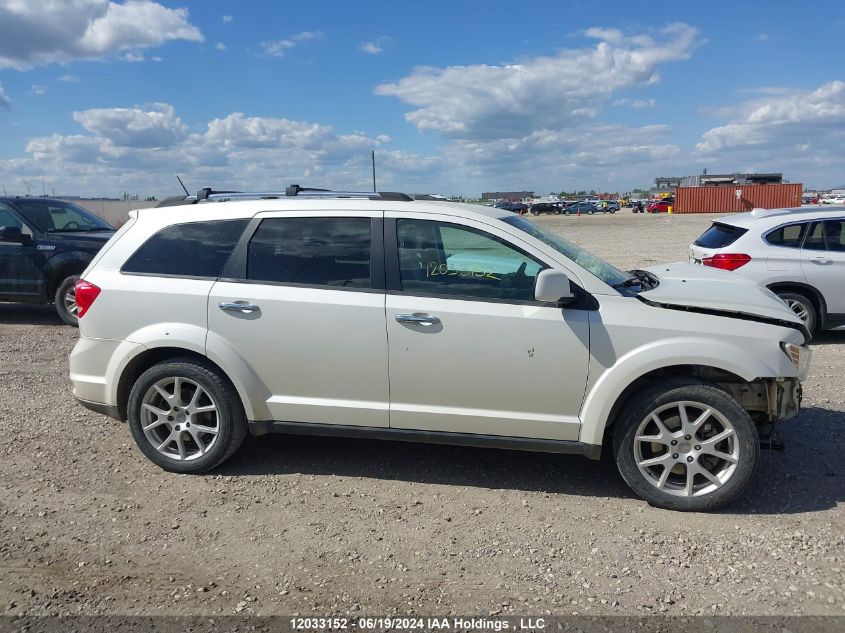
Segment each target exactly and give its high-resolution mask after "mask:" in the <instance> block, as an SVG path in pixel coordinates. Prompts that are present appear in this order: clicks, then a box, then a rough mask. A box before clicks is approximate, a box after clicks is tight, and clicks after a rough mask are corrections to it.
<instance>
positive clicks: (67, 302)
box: [53, 275, 79, 327]
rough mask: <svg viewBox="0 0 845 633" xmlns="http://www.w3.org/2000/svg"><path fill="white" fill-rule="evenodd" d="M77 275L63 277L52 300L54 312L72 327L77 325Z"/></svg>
mask: <svg viewBox="0 0 845 633" xmlns="http://www.w3.org/2000/svg"><path fill="white" fill-rule="evenodd" d="M78 280H79V275H70V276H68V277H65V278H64V279H63V280H62V282H61V283H60V284H59V285H58V287H57V288H56V293H55V295H54V296H53V301H54V303H55V305H56V312H57V313H58V315H59V318H60V319H61V320H62V321H64V322H65V323H67V324H68V325H72V326H74V327H78V326H79V317H78V316H77V314H78V312H79V307H78V306H77V305H76V282H77V281H78Z"/></svg>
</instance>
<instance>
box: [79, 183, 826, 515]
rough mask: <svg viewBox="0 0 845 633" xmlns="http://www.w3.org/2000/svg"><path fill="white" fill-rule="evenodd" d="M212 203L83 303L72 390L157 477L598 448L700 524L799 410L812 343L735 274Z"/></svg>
mask: <svg viewBox="0 0 845 633" xmlns="http://www.w3.org/2000/svg"><path fill="white" fill-rule="evenodd" d="M201 197H202V198H204V199H203V200H200V204H195V205H192V206H183V207H180V208H179V209H178V212H174V210H171V209H144V210H141V211H134V212H133V213H132V214H131V219H130V220H129V222H127V223H126V225H124V226H123V228H122V229H121V230H120V231H119V232H118V233H117V234H116V235H115V236H114V237H113V238H112V239H111V240H110V241H109V242H108V244H107V245H106V246H105V247H104V248H103V249H102V250H101V251H100V253H99V255H98V256H97V257H96V258H95V260H94V261H93V262H92V263H91V265H90V266H89V268H88V269H87V270H86V271H85V272H84V273H83V275H82V279H81V280H80V281H79V283H78V285H77V288H76V297H77V304H78V305H79V323H80V335H81V336H80V339H79V342H78V343H77V345H76V347H75V348H74V350H73V353H72V355H71V358H70V374H71V379H72V381H73V385H74V394H75V396H76V398H77V399H78V400H79V401H80V402H81V403H82V404H84V405H85V406H87V407H88V408H90V409H92V410H94V411H98V412H101V413H105V414H107V415H110V416H112V417H114V418H117V419H119V420H128V421H129V428H130V430H131V432H132V435H133V437H134V439H135V441H136V442H137V444H138V446H139V448H140V449H141V451H142V452H143V453H144V454H145V455H146V456H147V457H148V458H149V459H150V460H152V461H153V462H155V463H156V464H158V465H159V466H161V467H162V468H165V469H167V470H172V471H175V472H182V473H200V472H204V471H207V470H209V469H211V468H214V467H215V466H217V465H218V464H220V463H221V462H222V461H224V460H225V459H227V458H228V457H229V456H231V455H232V454H233V453H234V452H235V450H236V449H237V448H238V446H239V445H240V444H241V442H242V440H243V439H244V437H245V435H246V433H247V432H251V433H252V434H253V435H263V434H266V433H296V434H314V435H333V436H347V437H364V438H373V439H383V440H406V441H419V442H439V443H448V444H461V445H471V446H486V447H501V448H509V449H521V450H529V451H548V452H557V453H576V454H581V455H586V456H588V457H591V458H597V457H598V456H599V455H600V453H601V451H602V450H607V451H612V453H613V455H614V456H615V460H616V463H617V464H618V467H619V471H620V472H621V474H622V476H623V477H624V479H625V481H627V482H628V484H629V485H630V486H631V488H632V489H633V490H634V491H635V492H636V493H637V494H638V495H640V496H641V497H643V498H644V499H646V500H647V501H648V502H649V503H652V504H654V505H657V506H661V507H664V508H672V509H678V510H707V509H712V508H716V507H718V506H721V505H723V504H725V503H727V502H729V501H730V500H732V499H734V498H735V497H736V496H737V495H738V494H740V493H741V492H742V491H743V490H744V489H745V488H746V486H747V485H748V483H749V481H750V479H751V476H752V473H753V471H754V468H755V466H756V464H757V461H758V454H759V450H760V438H761V436H763V437H765V436H766V434H768V433H769V432H770V430H771V428H772V427H773V423H774V422H775V421H776V420H782V419H786V418H789V417H792V416H794V415H795V414H796V413H797V412H798V408H799V405H800V401H801V387H800V380H802V379H803V378H804V377H805V376H806V372H807V367H808V363H809V361H810V350H809V348H808V347H806V344H807V342H808V340H809V338H810V336H809V333H808V332H807V330H806V327H805V326H804V324H803V323H802V322H801V320H800V319H799V318H798V317H796V315H795V314H794V313H793V312H792V311H791V310H790V309H789V308H787V307H786V305H784V303H783V302H782V301H781V300H780V299H778V298H777V297H776V296H775V295H774V294H772V293H771V292H770V291H768V290H766V289H764V288H762V287H760V286H758V285H757V284H756V283H754V282H752V281H748V280H745V279H743V278H741V277H739V276H737V275H733V274H731V273H728V272H724V271H720V270H711V269H706V268H702V267H700V266H694V265H692V264H671V265H665V266H655V267H652V268H650V269H647V270H636V271H631V272H622V271H620V270H618V269H616V268H614V267H613V266H611V265H610V264H608V263H607V262H604V261H602V260H601V259H599V258H598V257H595V256H593V255H591V254H589V253H587V252H586V251H584V250H582V249H580V248H578V247H577V246H574V245H573V244H570V243H569V242H567V241H566V240H564V239H562V238H560V237H558V236H557V235H554V234H551V233H548V232H546V231H544V230H543V229H542V228H540V227H539V226H538V225H536V224H534V223H532V222H531V221H530V220H527V219H526V218H524V217H520V216H516V215H514V214H512V213H509V212H507V211H502V210H500V209H495V208H489V207H482V206H474V205H464V204H453V203H447V202H436V201H413V200H411V199H410V198H409V197H407V196H404V195H402V194H354V193H342V194H341V193H333V192H324V191H313V190H301V189H299V188H298V187H296V186H293V187H290V188H288V190H287V191H286V192H282V193H279V194H233V193H226V194H214V193H213V192H209V191H208V190H205V191H204V192H203V195H202V196H201ZM315 458H318V457H317V456H315Z"/></svg>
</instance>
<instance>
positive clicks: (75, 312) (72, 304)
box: [62, 284, 79, 317]
mask: <svg viewBox="0 0 845 633" xmlns="http://www.w3.org/2000/svg"><path fill="white" fill-rule="evenodd" d="M62 302H63V303H64V306H65V310H66V311H67V313H68V314H69V315H71V316H74V317H77V316H79V306H78V305H77V304H76V285H75V284H73V285H71V286H70V288H68V289H67V292H65V296H64V297H62Z"/></svg>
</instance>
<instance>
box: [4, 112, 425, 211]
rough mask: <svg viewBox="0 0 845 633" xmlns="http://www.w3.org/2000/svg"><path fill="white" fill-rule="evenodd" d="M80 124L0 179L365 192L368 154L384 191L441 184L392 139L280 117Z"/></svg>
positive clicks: (145, 118)
mask: <svg viewBox="0 0 845 633" xmlns="http://www.w3.org/2000/svg"><path fill="white" fill-rule="evenodd" d="M74 120H75V121H76V122H77V123H78V124H79V125H80V126H81V127H82V128H83V130H82V132H83V133H81V134H70V135H60V134H54V135H52V136H44V137H39V138H35V139H32V140H31V141H30V142H29V143H28V145H27V147H26V152H27V155H26V157H22V158H15V159H12V160H6V161H3V160H0V173H3V174H4V180H5V181H7V182H20V181H21V180H30V179H38V178H42V177H44V178H47V179H48V180H49V181H50V182H51V183H52V186H55V187H56V189H57V190H59V191H62V192H66V193H82V194H91V195H94V194H96V195H108V194H115V193H120V192H122V191H124V190H128V191H138V192H141V193H145V195H146V194H147V193H155V194H157V195H161V194H164V193H168V192H172V191H173V189H174V188H173V174H174V173H180V174H183V175H185V176H186V177H187V178H186V180H187V181H188V182H191V183H195V184H196V186H197V187H199V186H205V185H213V186H215V187H218V188H224V187H226V188H229V187H231V188H238V189H253V190H267V189H279V188H280V187H282V186H284V185H286V184H290V183H291V182H302V183H313V184H315V185H317V186H327V187H334V188H338V189H359V188H364V189H367V187H368V186H369V182H370V180H369V179H370V171H369V170H370V162H369V161H370V150H371V149H372V148H375V149H376V150H377V153H378V155H377V161H378V167H379V184H380V186H382V187H389V186H390V184H391V183H392V184H393V186H394V187H396V186H398V185H399V184H402V186H406V185H408V183H414V182H419V180H415V179H425V180H426V181H428V180H436V178H434V177H432V176H431V174H432V173H433V172H434V170H435V169H436V168H437V166H438V165H439V164H440V163H441V159H440V158H438V157H425V156H418V155H416V154H413V153H410V152H405V151H401V150H397V149H391V148H390V147H387V145H388V144H389V143H390V142H391V140H390V137H388V136H386V135H381V134H379V135H368V134H365V133H363V132H360V131H353V132H350V133H340V132H337V131H335V130H334V129H333V128H332V127H331V126H328V125H322V124H319V123H314V122H308V121H294V120H290V119H283V118H276V117H251V116H247V115H245V114H242V113H232V114H230V115H228V116H225V117H222V118H217V119H213V120H211V121H209V122H208V124H207V126H206V128H205V129H204V130H203V131H200V132H195V133H190V131H189V130H188V128H187V126H186V125H185V124H184V123H183V122H182V121H181V120H180V119H179V117H178V116H177V115H176V113H175V111H174V109H173V107H172V106H170V105H168V104H153V105H151V106H146V107H134V108H101V109H93V110H84V111H80V112H75V113H74Z"/></svg>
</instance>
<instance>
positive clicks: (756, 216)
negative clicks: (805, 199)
mask: <svg viewBox="0 0 845 633" xmlns="http://www.w3.org/2000/svg"><path fill="white" fill-rule="evenodd" d="M835 215H845V207H832V206H829V205H826V206H812V207H795V208H791V209H754V210H753V211H751V212H750V213H736V214H734V215H726V216H724V217H722V218H719V219H718V220H715V222H717V223H719V224H730V225H731V226H739V227H742V228H746V229H750V228H752V227H756V228H763V229H765V228H768V227H770V226H772V227H773V226H779V225H781V224H786V223H789V222H793V221H794V222H801V221H805V220H823V219H825V218H830V217H832V216H835Z"/></svg>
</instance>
